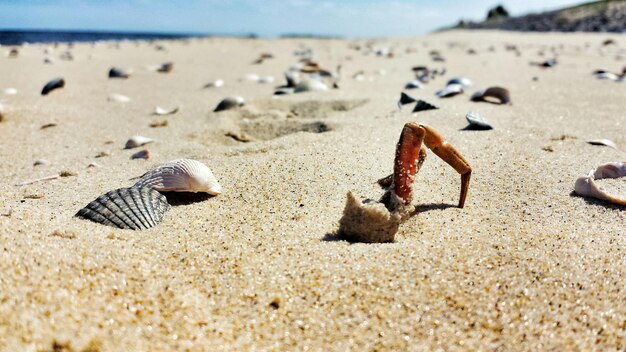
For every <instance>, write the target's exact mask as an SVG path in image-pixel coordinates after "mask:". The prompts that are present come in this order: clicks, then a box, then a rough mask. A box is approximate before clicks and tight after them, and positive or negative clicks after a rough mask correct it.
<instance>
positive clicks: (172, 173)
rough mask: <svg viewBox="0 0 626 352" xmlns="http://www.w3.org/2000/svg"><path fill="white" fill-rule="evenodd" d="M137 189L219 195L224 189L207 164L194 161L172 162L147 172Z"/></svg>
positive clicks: (138, 182) (136, 185) (179, 160)
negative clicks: (147, 188) (148, 188)
mask: <svg viewBox="0 0 626 352" xmlns="http://www.w3.org/2000/svg"><path fill="white" fill-rule="evenodd" d="M135 187H150V188H153V189H155V190H157V191H161V192H204V193H208V194H211V195H218V194H220V193H221V192H222V187H221V186H220V184H219V183H218V182H217V179H216V178H215V176H214V175H213V172H211V169H209V167H208V166H206V165H205V164H203V163H201V162H199V161H197V160H193V159H178V160H173V161H170V162H168V163H166V164H163V165H162V166H159V167H158V168H156V169H154V170H151V171H148V172H146V173H145V174H144V175H143V176H141V178H140V179H139V181H137V183H136V184H135Z"/></svg>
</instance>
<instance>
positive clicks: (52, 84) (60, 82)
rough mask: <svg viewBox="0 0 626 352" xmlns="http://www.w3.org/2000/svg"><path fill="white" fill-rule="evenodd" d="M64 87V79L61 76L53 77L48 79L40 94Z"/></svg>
mask: <svg viewBox="0 0 626 352" xmlns="http://www.w3.org/2000/svg"><path fill="white" fill-rule="evenodd" d="M63 87H65V80H64V79H63V78H54V79H52V80H50V81H49V82H48V83H46V85H45V86H44V87H43V89H42V90H41V95H48V93H50V92H51V91H53V90H55V89H57V88H63Z"/></svg>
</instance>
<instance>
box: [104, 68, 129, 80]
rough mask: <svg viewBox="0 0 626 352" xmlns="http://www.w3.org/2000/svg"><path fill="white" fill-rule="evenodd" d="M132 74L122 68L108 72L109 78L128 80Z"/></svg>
mask: <svg viewBox="0 0 626 352" xmlns="http://www.w3.org/2000/svg"><path fill="white" fill-rule="evenodd" d="M132 73H133V71H132V70H124V69H123V68H119V67H112V68H111V69H110V70H109V78H124V79H126V78H128V77H130V75H131V74H132Z"/></svg>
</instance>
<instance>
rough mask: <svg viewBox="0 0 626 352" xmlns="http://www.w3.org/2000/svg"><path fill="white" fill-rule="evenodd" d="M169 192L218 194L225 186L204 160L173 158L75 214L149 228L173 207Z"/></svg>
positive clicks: (115, 224) (127, 226)
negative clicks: (126, 186) (218, 180)
mask: <svg viewBox="0 0 626 352" xmlns="http://www.w3.org/2000/svg"><path fill="white" fill-rule="evenodd" d="M166 192H194V193H197V192H203V193H208V194H210V195H213V196H216V195H218V194H220V193H221V192H222V187H221V186H220V184H219V183H218V182H217V179H216V178H215V176H214V175H213V172H211V169H209V167H208V166H206V165H205V164H203V163H202V162H200V161H197V160H193V159H178V160H173V161H170V162H168V163H165V164H163V165H161V166H159V167H157V168H156V169H153V170H151V171H148V172H146V173H145V174H144V175H143V176H141V177H140V178H139V180H138V181H137V182H136V183H135V184H134V185H132V186H131V187H128V188H119V189H115V190H113V191H110V192H107V193H105V194H103V195H101V196H99V197H98V198H96V199H95V200H93V201H91V202H90V203H89V204H87V205H86V206H85V207H84V208H82V209H81V210H79V211H78V213H76V217H79V218H82V219H87V220H91V221H94V222H97V223H101V224H104V225H108V226H113V227H117V228H120V229H130V230H143V229H149V228H151V227H154V226H156V225H157V224H159V223H160V222H161V221H162V220H163V217H164V215H165V213H166V212H167V211H168V210H169V209H170V204H169V203H168V202H167V197H166V196H165V195H164V193H166Z"/></svg>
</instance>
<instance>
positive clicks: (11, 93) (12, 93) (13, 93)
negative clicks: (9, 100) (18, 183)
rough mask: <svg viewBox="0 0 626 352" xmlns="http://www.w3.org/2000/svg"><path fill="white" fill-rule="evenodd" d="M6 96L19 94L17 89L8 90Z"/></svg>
mask: <svg viewBox="0 0 626 352" xmlns="http://www.w3.org/2000/svg"><path fill="white" fill-rule="evenodd" d="M4 94H6V95H15V94H17V89H15V88H7V89H5V90H4Z"/></svg>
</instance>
